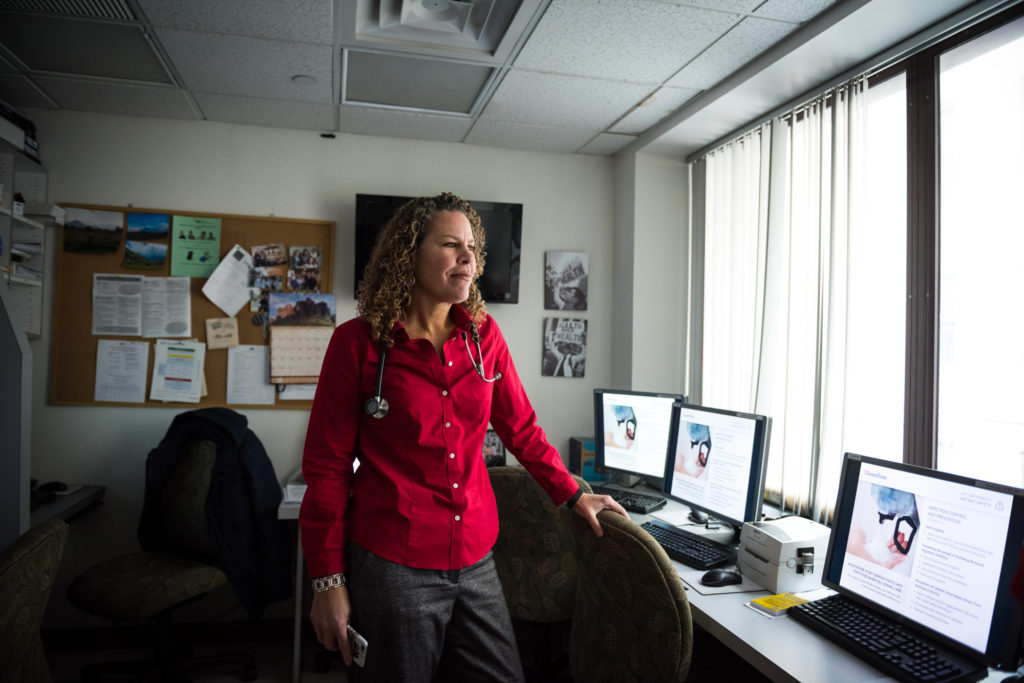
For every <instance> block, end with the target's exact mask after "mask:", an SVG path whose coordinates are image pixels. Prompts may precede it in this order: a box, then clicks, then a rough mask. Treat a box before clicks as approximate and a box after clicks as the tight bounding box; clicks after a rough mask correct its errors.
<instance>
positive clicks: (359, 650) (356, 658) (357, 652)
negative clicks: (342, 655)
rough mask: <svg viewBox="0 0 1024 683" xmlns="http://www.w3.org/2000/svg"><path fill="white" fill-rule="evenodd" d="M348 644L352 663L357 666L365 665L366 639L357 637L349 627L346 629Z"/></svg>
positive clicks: (357, 634)
mask: <svg viewBox="0 0 1024 683" xmlns="http://www.w3.org/2000/svg"><path fill="white" fill-rule="evenodd" d="M348 644H349V648H350V649H351V650H352V661H353V662H355V663H356V664H358V665H359V666H365V665H366V638H363V637H362V636H361V635H359V633H358V631H356V630H355V629H354V628H352V626H351V625H350V626H349V627H348Z"/></svg>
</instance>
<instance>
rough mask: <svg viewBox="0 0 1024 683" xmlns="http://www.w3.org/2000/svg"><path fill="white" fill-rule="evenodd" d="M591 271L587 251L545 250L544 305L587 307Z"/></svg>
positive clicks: (571, 308)
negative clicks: (589, 273)
mask: <svg viewBox="0 0 1024 683" xmlns="http://www.w3.org/2000/svg"><path fill="white" fill-rule="evenodd" d="M588 270H589V266H588V258H587V252H585V251H547V252H544V308H545V309H547V310H549V311H585V310H587V278H588Z"/></svg>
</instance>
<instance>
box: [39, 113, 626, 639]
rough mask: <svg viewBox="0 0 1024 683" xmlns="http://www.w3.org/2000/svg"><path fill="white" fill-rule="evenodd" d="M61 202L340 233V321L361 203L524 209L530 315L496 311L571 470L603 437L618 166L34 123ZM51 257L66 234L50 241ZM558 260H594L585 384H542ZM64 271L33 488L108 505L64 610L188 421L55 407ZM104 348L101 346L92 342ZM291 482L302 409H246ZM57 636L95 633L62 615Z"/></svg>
mask: <svg viewBox="0 0 1024 683" xmlns="http://www.w3.org/2000/svg"><path fill="white" fill-rule="evenodd" d="M31 116H32V117H33V119H34V120H35V122H36V125H37V126H38V129H39V139H40V144H41V153H42V160H43V164H44V165H45V166H46V168H47V170H48V171H49V198H50V200H51V201H55V202H69V203H83V204H85V203H87V204H100V205H110V206H134V207H137V208H151V209H167V210H174V209H180V210H188V211H200V212H202V211H210V212H216V213H233V214H248V215H275V216H282V217H289V218H308V219H320V220H331V221H335V222H336V223H337V234H336V243H335V248H334V253H335V269H334V273H333V283H334V292H335V293H336V294H337V295H338V315H339V318H340V319H345V318H348V317H351V316H352V315H354V313H355V307H354V301H353V299H352V290H351V281H352V268H353V266H352V259H351V248H352V244H353V239H354V238H353V226H352V224H353V220H354V214H355V206H354V200H355V194H356V193H357V192H367V193H376V194H401V195H422V194H433V193H436V192H440V191H442V190H451V191H454V192H456V193H459V194H461V195H462V196H465V197H467V198H470V199H479V200H493V201H508V202H521V203H523V205H524V226H523V257H522V269H521V275H520V277H521V282H520V292H519V301H520V302H519V303H518V304H492V305H491V306H489V311H490V312H491V314H492V315H493V316H494V317H495V318H496V319H497V321H498V323H499V324H500V325H501V327H502V329H503V330H504V332H505V336H506V337H507V338H508V341H509V345H510V347H511V349H512V353H513V357H514V358H515V361H516V365H517V367H518V369H519V372H520V375H521V376H522V378H523V382H524V384H525V386H526V390H527V392H528V393H529V395H530V397H531V399H532V400H533V403H534V407H535V408H536V410H537V413H538V415H539V417H540V421H541V424H542V426H544V428H545V429H546V430H547V433H548V436H549V439H550V440H551V442H552V444H554V445H555V447H556V448H558V449H559V450H560V451H561V452H562V453H563V457H565V458H567V452H568V439H569V437H571V436H576V435H591V434H592V432H593V402H592V391H593V389H594V388H595V387H599V386H608V385H609V382H610V367H611V360H610V359H611V334H610V332H611V327H612V324H613V319H612V307H611V294H612V285H613V283H612V277H611V276H612V254H613V247H612V243H613V228H614V222H613V219H612V211H613V202H612V185H613V178H612V174H613V163H612V161H611V160H610V159H609V158H607V157H592V156H583V155H568V154H544V153H537V152H519V151H513V150H505V149H492V148H485V147H474V146H469V145H457V144H449V143H430V142H418V141H411V140H398V139H390V138H377V137H368V136H351V135H339V136H338V137H337V138H336V139H334V140H326V139H322V138H320V137H319V135H318V134H316V133H311V132H306V131H289V130H278V129H266V128H257V127H249V126H239V125H228V124H216V123H209V122H191V121H173V120H163V121H161V120H152V119H140V118H130V117H117V116H107V115H99V114H81V113H68V112H57V113H55V112H44V111H33V112H31ZM48 239H49V244H50V246H51V249H50V251H51V254H52V252H53V247H55V246H56V245H55V241H54V235H53V234H50V235H49V236H48ZM546 250H578V251H587V252H588V253H589V256H590V293H589V307H590V308H589V310H588V311H586V312H581V313H579V314H577V315H575V316H573V317H583V318H586V319H587V320H588V321H589V335H588V349H587V366H586V376H585V377H584V378H582V379H565V378H550V377H541V376H540V360H541V332H542V324H543V319H544V317H545V316H549V315H552V314H554V315H557V312H555V311H545V310H544V307H543V267H544V252H545V251H546ZM53 277H54V276H53V269H52V268H51V269H50V270H49V272H48V275H47V278H48V281H47V282H46V287H47V288H48V290H47V291H48V293H51V295H50V296H48V297H47V304H46V309H45V310H44V319H45V330H44V336H43V338H42V339H40V340H36V341H33V342H31V343H32V345H33V352H34V368H33V373H34V397H33V398H34V400H33V408H32V450H33V476H34V477H36V478H38V479H40V480H42V481H46V480H49V479H61V480H64V481H67V482H69V483H102V484H105V485H106V486H107V495H106V503H105V504H104V505H103V507H101V508H99V509H98V510H97V511H95V512H92V513H90V514H89V515H86V516H83V517H81V518H79V519H78V520H76V521H75V522H74V524H73V525H72V527H71V532H70V536H69V541H68V546H67V550H66V552H65V558H64V562H63V565H62V570H61V577H60V579H59V581H58V584H57V586H56V588H55V592H54V595H55V596H61V597H62V596H63V593H64V590H65V589H66V584H67V582H69V581H70V579H71V578H72V577H73V576H74V575H76V574H77V573H78V572H79V571H81V570H83V569H84V568H86V567H87V566H89V565H91V564H92V563H94V562H96V561H98V560H100V559H103V558H105V557H109V556H111V555H114V554H117V553H120V552H126V551H131V550H134V549H135V548H136V547H137V546H136V541H135V530H136V523H137V520H138V517H139V511H140V509H141V503H142V491H143V465H144V462H145V458H146V455H147V453H148V452H149V450H150V449H151V448H153V447H154V446H156V444H157V443H158V442H159V441H160V439H161V438H162V437H163V435H164V433H165V431H166V429H167V426H168V425H169V424H170V421H171V419H172V418H173V416H174V415H176V414H177V413H179V412H182V411H184V410H188V409H190V408H191V406H187V405H177V406H174V407H169V408H148V407H140V408H122V407H116V408H114V407H111V408H106V407H56V406H49V405H47V399H46V396H47V386H48V382H49V353H50V343H51V337H50V331H51V329H52V325H51V324H50V320H49V317H48V316H50V315H51V312H52V291H53V289H52V288H53V286H54V282H53ZM78 341H79V342H80V343H81V344H83V345H86V346H87V347H90V348H94V345H95V339H93V338H85V339H81V340H78ZM242 412H244V413H245V415H246V416H247V417H248V418H249V425H250V427H251V428H252V429H253V431H254V432H255V433H256V434H257V436H259V437H260V439H261V440H262V441H263V443H264V445H265V446H266V448H267V451H268V452H269V454H270V457H271V460H272V461H273V463H274V467H275V469H276V471H277V474H278V477H279V478H280V479H282V480H283V479H284V478H285V477H286V476H287V475H288V474H289V473H290V472H291V471H292V470H294V469H295V468H296V467H298V465H299V460H300V455H301V449H302V442H303V438H304V436H305V428H306V420H307V413H306V411H304V410H245V411H242ZM51 603H52V605H51V610H50V612H49V613H48V617H47V625H48V626H54V625H72V624H73V623H75V622H80V621H82V620H83V617H82V615H80V614H79V613H78V612H77V611H76V610H74V609H72V608H67V607H66V606H63V608H62V601H61V600H52V601H51Z"/></svg>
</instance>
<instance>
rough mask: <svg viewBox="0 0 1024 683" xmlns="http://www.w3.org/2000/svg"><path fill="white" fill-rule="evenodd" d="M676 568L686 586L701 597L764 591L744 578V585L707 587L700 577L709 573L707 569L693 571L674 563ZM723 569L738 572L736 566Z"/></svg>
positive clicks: (758, 585)
mask: <svg viewBox="0 0 1024 683" xmlns="http://www.w3.org/2000/svg"><path fill="white" fill-rule="evenodd" d="M673 564H675V567H676V572H677V573H678V574H679V578H681V579H682V580H683V581H684V582H685V583H686V585H688V586H690V587H691V588H693V589H694V590H695V591H697V592H698V593H700V594H701V595H716V594H718V593H752V592H754V591H763V590H764V588H763V587H762V586H761V585H760V584H757V583H754V582H753V581H751V580H750V579H748V578H746V577H743V582H742V583H734V584H733V585H731V586H705V585H704V584H702V583H701V582H700V577H702V576H704V574H705V573H706V572H707V571H708V570H707V569H691V568H690V567H687V566H685V565H682V564H680V563H678V562H673ZM721 568H722V569H732V570H736V569H737V567H736V566H735V565H733V566H731V567H721Z"/></svg>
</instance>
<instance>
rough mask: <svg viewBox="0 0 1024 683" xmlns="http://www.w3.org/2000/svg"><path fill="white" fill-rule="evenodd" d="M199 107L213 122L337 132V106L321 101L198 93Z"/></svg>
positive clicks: (197, 102) (196, 95) (196, 94)
mask: <svg viewBox="0 0 1024 683" xmlns="http://www.w3.org/2000/svg"><path fill="white" fill-rule="evenodd" d="M195 98H196V104H198V105H199V108H200V109H201V110H202V112H203V115H204V116H205V117H206V118H207V119H209V120H210V121H221V122H223V123H244V124H248V125H252V126H270V127H272V128H298V129H301V130H318V131H330V130H334V119H335V107H334V105H332V104H323V103H319V102H300V101H298V100H293V101H290V102H289V101H285V100H268V99H262V98H258V97H239V96H237V95H221V94H216V93H204V92H197V93H195Z"/></svg>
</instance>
